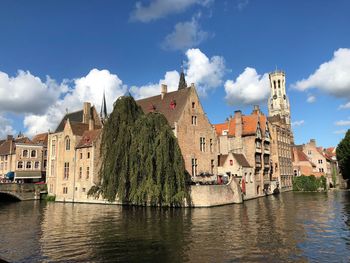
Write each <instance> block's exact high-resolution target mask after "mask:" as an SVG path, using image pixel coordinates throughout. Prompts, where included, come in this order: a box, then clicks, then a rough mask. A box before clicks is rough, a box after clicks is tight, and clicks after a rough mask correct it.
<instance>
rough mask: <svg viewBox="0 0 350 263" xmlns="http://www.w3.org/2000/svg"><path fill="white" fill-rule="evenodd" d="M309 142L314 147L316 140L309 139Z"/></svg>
mask: <svg viewBox="0 0 350 263" xmlns="http://www.w3.org/2000/svg"><path fill="white" fill-rule="evenodd" d="M309 144H310V145H312V146H315V147H316V140H315V139H310V143H309Z"/></svg>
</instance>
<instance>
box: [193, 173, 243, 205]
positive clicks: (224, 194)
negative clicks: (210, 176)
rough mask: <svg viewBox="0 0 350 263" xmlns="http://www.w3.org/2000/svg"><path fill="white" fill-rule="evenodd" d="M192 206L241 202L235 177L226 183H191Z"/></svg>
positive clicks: (240, 193) (240, 194)
mask: <svg viewBox="0 0 350 263" xmlns="http://www.w3.org/2000/svg"><path fill="white" fill-rule="evenodd" d="M190 191H191V192H190V193H191V205H190V206H192V207H210V206H219V205H227V204H240V203H242V192H241V189H240V187H239V186H238V184H237V181H236V180H235V179H232V181H231V182H230V183H229V184H227V185H192V186H191V190H190Z"/></svg>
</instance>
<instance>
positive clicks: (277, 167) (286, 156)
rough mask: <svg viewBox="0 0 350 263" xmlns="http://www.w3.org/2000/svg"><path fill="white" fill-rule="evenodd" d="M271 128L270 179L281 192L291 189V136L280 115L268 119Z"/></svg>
mask: <svg viewBox="0 0 350 263" xmlns="http://www.w3.org/2000/svg"><path fill="white" fill-rule="evenodd" d="M268 121H269V123H270V127H271V139H272V143H271V159H272V177H273V179H274V180H277V181H278V182H279V187H280V189H281V191H288V190H292V187H293V175H294V173H293V160H292V145H293V144H292V140H293V134H292V131H291V130H290V127H289V125H288V124H287V123H286V121H285V119H284V118H281V116H280V115H275V116H272V117H268Z"/></svg>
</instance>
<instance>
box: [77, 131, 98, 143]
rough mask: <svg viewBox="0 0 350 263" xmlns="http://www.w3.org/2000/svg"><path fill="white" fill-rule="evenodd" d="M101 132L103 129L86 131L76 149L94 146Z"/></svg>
mask: <svg viewBox="0 0 350 263" xmlns="http://www.w3.org/2000/svg"><path fill="white" fill-rule="evenodd" d="M101 132H102V130H101V129H98V130H90V131H85V132H84V133H83V136H82V138H81V139H80V141H79V143H78V144H77V146H76V148H85V147H91V146H92V144H93V143H94V142H96V140H97V138H98V137H99V135H100V134H101Z"/></svg>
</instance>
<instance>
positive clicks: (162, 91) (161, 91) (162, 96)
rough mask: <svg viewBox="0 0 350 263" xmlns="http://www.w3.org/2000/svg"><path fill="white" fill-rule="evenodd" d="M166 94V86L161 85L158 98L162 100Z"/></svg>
mask: <svg viewBox="0 0 350 263" xmlns="http://www.w3.org/2000/svg"><path fill="white" fill-rule="evenodd" d="M167 92H168V86H167V85H165V84H162V85H161V90H160V96H161V98H162V99H164V96H165V94H167Z"/></svg>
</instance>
